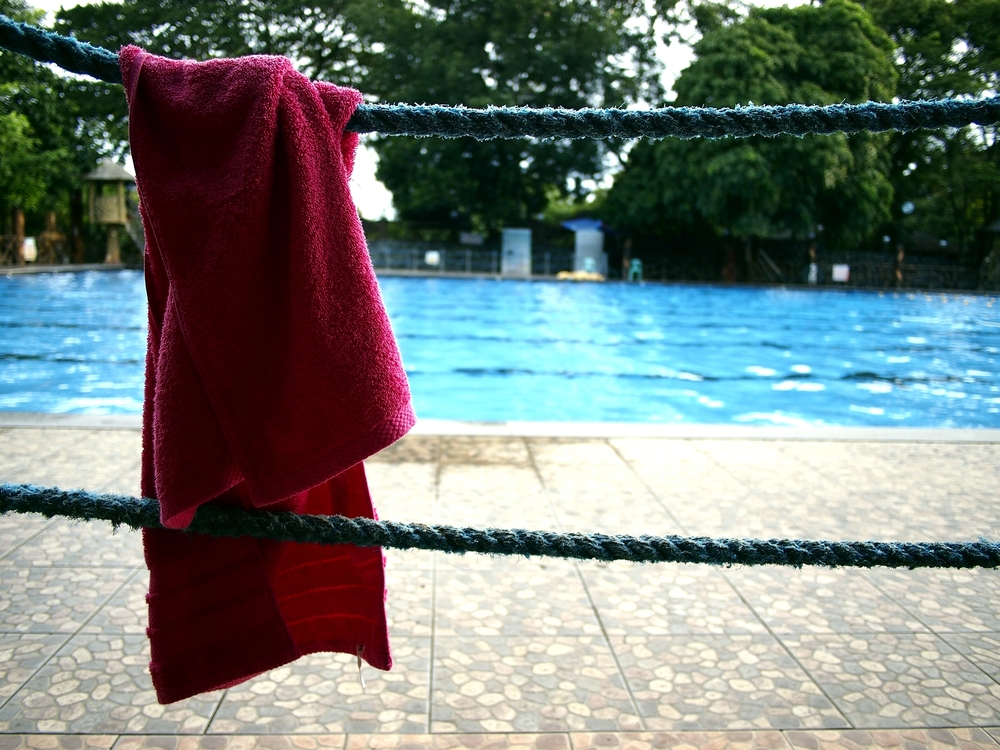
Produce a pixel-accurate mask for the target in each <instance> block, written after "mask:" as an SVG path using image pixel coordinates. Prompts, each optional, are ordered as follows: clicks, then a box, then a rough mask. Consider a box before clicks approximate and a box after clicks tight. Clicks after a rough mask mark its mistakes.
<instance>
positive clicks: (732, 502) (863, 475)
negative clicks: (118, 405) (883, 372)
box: [0, 413, 1000, 750]
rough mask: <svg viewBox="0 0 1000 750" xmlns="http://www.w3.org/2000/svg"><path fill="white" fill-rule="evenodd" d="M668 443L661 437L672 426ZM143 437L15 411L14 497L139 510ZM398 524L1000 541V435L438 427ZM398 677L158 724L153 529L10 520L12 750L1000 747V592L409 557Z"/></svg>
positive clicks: (340, 684) (421, 429) (269, 688)
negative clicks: (27, 490)
mask: <svg viewBox="0 0 1000 750" xmlns="http://www.w3.org/2000/svg"><path fill="white" fill-rule="evenodd" d="M658 430H659V431H658ZM139 459H140V446H139V432H138V429H137V425H136V420H135V419H134V418H121V417H111V418H79V417H48V418H43V417H39V416H37V415H16V414H9V413H8V414H0V482H31V483H35V484H42V485H58V486H61V487H84V488H87V489H90V490H95V491H117V492H123V493H129V494H135V493H136V492H137V491H138V484H139ZM367 469H368V476H369V480H370V483H371V486H372V492H373V495H374V497H375V500H376V503H377V505H378V507H379V511H380V515H381V516H382V517H383V518H387V519H393V520H399V521H425V522H427V521H434V522H441V523H452V524H459V525H476V526H484V525H491V526H521V527H529V528H540V529H560V530H576V531H598V530H600V531H603V532H609V533H657V534H691V535H710V536H753V537H799V538H828V539H865V538H876V539H907V540H932V539H940V540H961V539H976V538H978V537H980V536H985V537H988V538H991V539H994V540H996V539H1000V495H998V491H997V488H998V487H1000V431H995V430H994V431H988V430H981V431H975V430H954V431H952V430H917V431H899V430H864V429H855V430H850V429H841V430H828V431H821V432H815V431H814V432H801V431H787V430H759V429H758V430H755V429H743V428H739V429H737V428H721V427H720V428H707V427H700V428H699V427H694V428H656V429H654V428H650V427H638V426H633V427H632V428H628V427H624V426H620V425H619V426H615V425H590V426H586V425H570V426H567V425H562V426H560V425H551V426H542V425H532V424H530V423H506V424H502V425H490V424H478V425H476V424H464V425H462V424H455V423H435V422H423V423H421V424H420V425H418V429H417V430H416V431H415V434H412V435H411V436H408V437H407V438H404V439H403V440H402V441H400V442H399V443H397V444H396V445H395V446H392V447H391V448H389V449H387V450H386V451H383V452H382V453H381V454H379V455H378V456H376V457H374V458H373V459H372V460H371V461H369V462H368V463H367ZM387 576H388V585H389V599H388V610H389V615H390V631H391V635H392V642H393V648H394V653H395V660H396V666H395V667H394V669H393V670H392V671H391V672H389V673H380V672H377V671H376V670H373V669H371V668H367V667H366V668H365V671H364V676H365V679H366V681H367V687H366V688H364V689H362V687H361V685H360V682H359V680H358V675H357V668H356V666H355V664H354V663H353V661H352V660H353V657H349V656H346V655H328V654H318V655H313V656H309V657H305V658H303V659H300V660H299V661H298V662H296V663H294V664H292V665H289V666H287V667H283V668H281V669H276V670H273V671H271V672H269V673H266V674H264V675H261V676H259V677H257V678H255V679H254V680H251V681H250V682H247V683H245V684H243V685H239V686H237V687H234V688H231V689H229V690H226V691H219V692H216V693H211V694H207V695H202V696H198V697H197V698H194V699H190V700H187V701H182V702H180V703H177V704H173V705H171V706H159V705H157V704H156V702H155V698H154V696H153V693H152V689H151V685H150V681H149V676H148V673H147V672H146V660H147V654H148V650H147V643H146V638H145V635H144V629H145V601H144V594H145V588H146V581H147V578H146V572H145V568H144V566H143V562H142V552H141V546H140V543H139V538H138V535H137V534H136V533H131V532H130V533H118V534H115V535H112V534H111V531H110V527H108V526H105V525H99V524H94V525H89V526H88V525H82V526H80V525H74V524H72V523H71V522H69V521H66V520H53V521H47V520H45V519H41V518H35V517H29V516H7V517H0V579H2V580H0V750H15V749H16V748H20V747H25V748H38V750H43V749H56V748H66V750H69V749H70V748H72V749H74V750H82V749H83V748H93V749H95V750H96V749H97V748H104V749H108V748H114V750H147V749H151V748H160V749H162V750H172V749H175V748H176V750H198V749H200V748H204V749H205V750H209V749H211V750H252V749H255V748H267V749H268V750H285V749H288V750H296V749H298V750H326V749H329V750H362V749H363V748H383V749H385V750H409V749H410V748H413V749H416V748H424V747H426V748H434V749H435V750H451V749H452V748H459V747H467V748H477V749H480V750H506V749H507V748H515V747H516V748H537V749H538V750H591V749H594V750H597V749H598V748H602V749H608V748H610V749H613V748H627V749H628V750H652V749H653V748H668V747H670V748H673V747H684V748H699V750H724V749H726V748H733V749H734V750H751V749H752V748H766V749H767V750H797V749H799V748H801V749H802V750H834V748H865V747H878V748H883V749H885V750H889V749H893V750H895V749H897V748H898V750H920V749H921V748H954V749H955V750H958V749H961V750H969V749H971V748H1000V571H983V570H975V571H954V572H952V571H927V570H918V571H905V570H904V571H886V570H876V571H868V572H858V571H849V570H825V569H815V568H810V569H803V570H795V569H791V568H744V569H736V568H733V569H717V568H710V567H698V566H687V565H661V566H639V565H629V564H618V563H615V564H610V565H607V564H598V563H574V562H567V561H553V560H540V559H532V560H524V559H513V558H486V557H477V556H472V555H470V556H465V557H456V556H449V555H444V554H441V553H429V552H396V551H390V552H389V553H388V567H387Z"/></svg>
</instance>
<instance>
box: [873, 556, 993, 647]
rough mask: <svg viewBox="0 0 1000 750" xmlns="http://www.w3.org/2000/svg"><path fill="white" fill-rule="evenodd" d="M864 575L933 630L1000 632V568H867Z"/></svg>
mask: <svg viewBox="0 0 1000 750" xmlns="http://www.w3.org/2000/svg"><path fill="white" fill-rule="evenodd" d="M863 575H864V576H865V578H867V579H868V580H869V581H871V582H872V583H874V584H875V585H876V586H878V587H879V588H880V589H882V590H883V591H884V592H885V593H886V594H888V595H889V596H890V597H892V598H893V599H894V600H895V601H896V602H898V603H899V604H900V605H902V606H903V607H905V608H906V609H907V610H908V611H909V612H911V613H912V614H913V615H915V616H916V617H918V618H919V619H920V621H921V622H923V623H924V624H925V625H927V626H928V627H929V628H931V629H932V630H934V631H936V632H959V633H961V632H969V631H972V632H978V633H988V632H997V631H1000V606H997V602H1000V570H932V569H926V568H925V569H920V570H905V571H904V570H870V571H865V573H864V574H863Z"/></svg>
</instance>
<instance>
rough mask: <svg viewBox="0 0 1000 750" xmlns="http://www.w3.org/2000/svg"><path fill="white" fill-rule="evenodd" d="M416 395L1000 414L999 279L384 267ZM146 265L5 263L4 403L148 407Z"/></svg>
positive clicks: (586, 413)
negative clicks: (856, 283) (495, 276)
mask: <svg viewBox="0 0 1000 750" xmlns="http://www.w3.org/2000/svg"><path fill="white" fill-rule="evenodd" d="M380 284H381V287H382V291H383V295H384V298H385V302H386V307H387V308H388V310H389V315H390V317H391V319H392V322H393V328H394V330H395V332H396V335H397V338H398V339H399V344H400V348H401V350H402V352H403V360H404V362H405V364H406V368H407V373H408V374H409V377H410V384H411V387H412V390H413V398H414V404H415V406H416V410H417V414H418V415H419V416H421V417H424V418H435V419H459V420H473V421H504V420H528V421H563V420H565V421H614V422H664V423H677V422H689V423H745V424H768V425H774V424H778V425H807V424H830V425H883V426H886V425H901V426H914V427H917V426H921V427H923V426H938V427H1000V304H998V303H997V302H996V300H995V298H994V297H991V296H985V295H969V294H960V295H954V294H949V295H942V294H923V293H910V294H908V293H902V294H898V295H897V294H893V293H886V294H882V295H880V294H879V293H877V292H854V291H844V290H823V291H817V290H783V289H765V288H746V287H716V286H694V285H692V286H679V285H678V286H664V285H658V284H648V285H644V286H640V285H624V284H568V283H558V282H530V283H529V282H518V281H496V280H492V279H452V278H403V277H384V278H382V279H380ZM144 294H145V293H144V286H143V280H142V276H141V274H140V273H139V272H136V271H121V272H90V273H80V274H44V275H24V276H11V277H0V409H3V410H20V411H42V412H89V413H129V412H133V413H137V412H139V411H141V409H142V380H143V358H144V350H145V337H146V313H145V296H144Z"/></svg>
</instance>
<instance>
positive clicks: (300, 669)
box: [209, 637, 430, 734]
mask: <svg viewBox="0 0 1000 750" xmlns="http://www.w3.org/2000/svg"><path fill="white" fill-rule="evenodd" d="M392 656H393V668H392V670H391V671H389V672H379V671H377V670H374V669H372V668H371V667H367V666H366V667H365V668H364V671H363V676H364V680H365V684H364V685H362V683H361V679H360V677H359V674H358V667H357V661H356V660H355V658H354V656H351V655H347V654H328V653H323V654H312V655H310V656H305V657H303V658H301V659H299V660H298V661H296V662H295V663H294V664H289V665H286V666H284V667H280V668H278V669H272V670H271V671H269V672H266V673H265V674H263V675H260V676H259V677H255V678H254V679H252V680H249V681H248V682H244V683H243V684H241V685H237V686H236V687H233V688H230V689H229V690H228V691H227V692H226V696H225V698H224V699H223V701H222V705H221V706H219V710H218V713H216V715H215V719H214V720H213V721H212V726H211V728H210V730H209V731H210V732H211V733H213V734H214V733H220V734H271V733H273V734H290V733H303V734H307V733H308V734H338V733H343V732H361V733H374V732H386V733H401V734H413V733H420V732H426V731H427V716H428V711H427V696H428V681H429V667H430V664H429V661H430V639H429V638H406V637H403V638H398V637H397V638H393V641H392Z"/></svg>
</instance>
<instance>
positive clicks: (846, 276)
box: [830, 263, 851, 284]
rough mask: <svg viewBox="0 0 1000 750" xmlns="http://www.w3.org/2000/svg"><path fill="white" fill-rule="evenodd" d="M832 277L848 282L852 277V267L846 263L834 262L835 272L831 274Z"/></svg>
mask: <svg viewBox="0 0 1000 750" xmlns="http://www.w3.org/2000/svg"><path fill="white" fill-rule="evenodd" d="M830 277H831V278H832V279H833V280H834V281H838V282H840V283H841V284H846V283H847V282H848V281H849V280H850V278H851V267H850V266H849V265H847V264H846V263H834V264H833V272H832V273H831V274H830Z"/></svg>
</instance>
